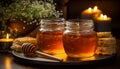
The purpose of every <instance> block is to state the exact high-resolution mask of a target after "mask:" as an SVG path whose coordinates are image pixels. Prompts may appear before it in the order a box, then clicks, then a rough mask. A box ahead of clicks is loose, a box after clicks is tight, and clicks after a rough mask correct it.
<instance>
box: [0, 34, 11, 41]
mask: <svg viewBox="0 0 120 69" xmlns="http://www.w3.org/2000/svg"><path fill="white" fill-rule="evenodd" d="M9 36H10V34H7V35H6V38H2V39H0V42H12V41H13V39H12V38H10V37H9Z"/></svg>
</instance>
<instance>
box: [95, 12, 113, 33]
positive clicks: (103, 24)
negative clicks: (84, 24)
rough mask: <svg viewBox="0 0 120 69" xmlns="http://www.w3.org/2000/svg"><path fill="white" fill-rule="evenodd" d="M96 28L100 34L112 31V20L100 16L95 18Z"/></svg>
mask: <svg viewBox="0 0 120 69" xmlns="http://www.w3.org/2000/svg"><path fill="white" fill-rule="evenodd" d="M95 27H96V31H98V32H106V31H111V18H110V17H108V16H107V15H103V14H100V16H99V17H96V18H95Z"/></svg>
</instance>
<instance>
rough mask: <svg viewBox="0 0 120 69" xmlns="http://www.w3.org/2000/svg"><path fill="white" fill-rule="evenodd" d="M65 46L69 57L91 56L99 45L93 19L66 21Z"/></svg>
mask: <svg viewBox="0 0 120 69" xmlns="http://www.w3.org/2000/svg"><path fill="white" fill-rule="evenodd" d="M63 46H64V50H65V52H66V54H67V55H68V57H75V58H76V57H77V58H79V57H90V56H93V55H94V52H95V49H96V46H97V34H96V32H95V31H94V23H93V21H92V20H83V19H72V20H68V21H66V30H65V31H64V33H63Z"/></svg>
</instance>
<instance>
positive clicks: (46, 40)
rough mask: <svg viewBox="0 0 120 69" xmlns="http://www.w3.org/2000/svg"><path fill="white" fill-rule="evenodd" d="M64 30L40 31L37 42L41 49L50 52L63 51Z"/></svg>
mask: <svg viewBox="0 0 120 69" xmlns="http://www.w3.org/2000/svg"><path fill="white" fill-rule="evenodd" d="M62 34H63V32H62V31H51V32H50V31H49V32H48V31H47V32H43V31H39V32H38V35H37V42H38V45H39V46H38V47H39V49H40V51H43V52H45V53H49V54H58V53H63V52H64V49H63V43H62Z"/></svg>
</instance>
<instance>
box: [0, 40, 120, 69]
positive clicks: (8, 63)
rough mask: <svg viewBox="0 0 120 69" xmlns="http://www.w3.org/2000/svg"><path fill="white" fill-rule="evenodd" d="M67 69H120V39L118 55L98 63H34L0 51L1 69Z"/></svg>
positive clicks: (118, 41) (119, 41)
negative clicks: (15, 58) (16, 58)
mask: <svg viewBox="0 0 120 69" xmlns="http://www.w3.org/2000/svg"><path fill="white" fill-rule="evenodd" d="M53 68H54V69H57V68H61V69H66V68H78V69H120V40H118V39H117V56H116V57H115V58H114V59H111V60H110V61H109V62H106V63H102V64H97V65H85V66H79V65H70V66H69V65H67V66H64V65H62V66H56V65H49V66H48V65H32V64H26V63H23V62H18V61H16V60H14V57H13V56H12V54H11V53H0V69H53Z"/></svg>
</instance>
